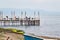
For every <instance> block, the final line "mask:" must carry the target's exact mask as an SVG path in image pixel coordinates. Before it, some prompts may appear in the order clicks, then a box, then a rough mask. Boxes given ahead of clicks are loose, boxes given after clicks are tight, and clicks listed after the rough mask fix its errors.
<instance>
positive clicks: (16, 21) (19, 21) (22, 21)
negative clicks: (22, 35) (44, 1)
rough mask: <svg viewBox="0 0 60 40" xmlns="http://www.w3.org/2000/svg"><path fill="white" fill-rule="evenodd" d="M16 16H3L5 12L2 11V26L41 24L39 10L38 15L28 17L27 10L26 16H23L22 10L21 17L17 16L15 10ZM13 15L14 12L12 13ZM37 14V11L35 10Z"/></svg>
mask: <svg viewBox="0 0 60 40" xmlns="http://www.w3.org/2000/svg"><path fill="white" fill-rule="evenodd" d="M13 14H14V17H13V18H12V17H11V18H9V17H8V16H6V17H5V18H3V13H2V12H0V26H40V15H39V12H38V17H37V18H35V17H27V16H26V12H25V17H24V18H23V17H22V15H23V12H21V18H19V17H18V18H17V17H16V16H15V12H14V13H13ZM11 15H12V13H11ZM34 16H35V12H34Z"/></svg>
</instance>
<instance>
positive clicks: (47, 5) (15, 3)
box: [0, 0, 60, 11]
mask: <svg viewBox="0 0 60 40" xmlns="http://www.w3.org/2000/svg"><path fill="white" fill-rule="evenodd" d="M0 8H30V9H42V10H47V11H48V10H49V11H60V0H0Z"/></svg>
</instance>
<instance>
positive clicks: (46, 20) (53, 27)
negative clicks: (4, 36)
mask: <svg viewBox="0 0 60 40" xmlns="http://www.w3.org/2000/svg"><path fill="white" fill-rule="evenodd" d="M30 11H31V10H29V11H28V13H29V12H30ZM33 12H34V11H33ZM59 13H60V12H59ZM59 13H58V12H44V11H40V26H16V27H12V26H11V27H10V26H9V27H3V28H16V29H19V30H24V31H25V32H26V33H33V34H35V35H37V36H40V35H43V36H44V35H45V36H51V37H60V14H59ZM28 15H30V14H28Z"/></svg>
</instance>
